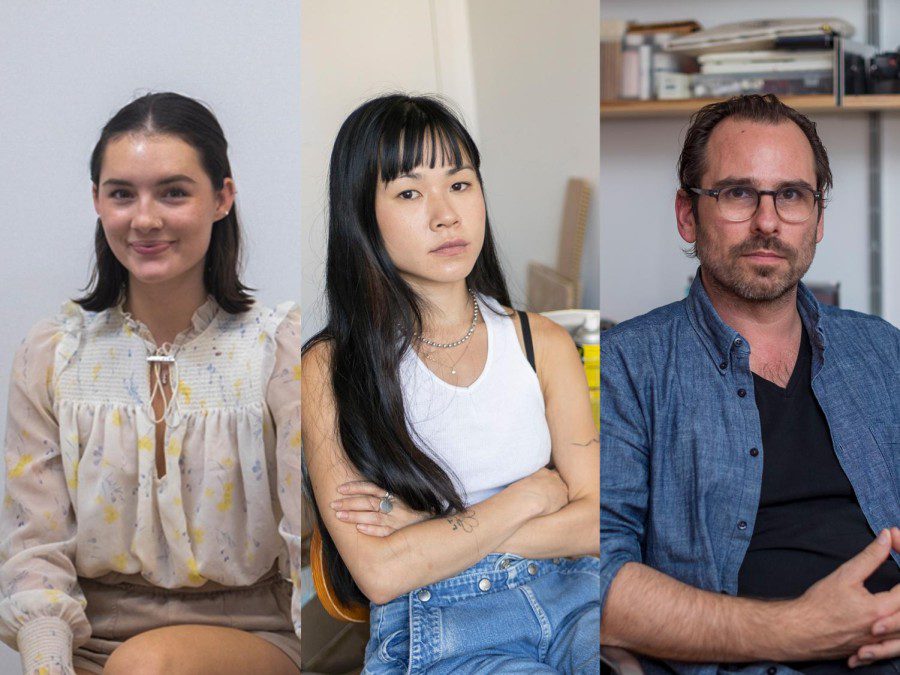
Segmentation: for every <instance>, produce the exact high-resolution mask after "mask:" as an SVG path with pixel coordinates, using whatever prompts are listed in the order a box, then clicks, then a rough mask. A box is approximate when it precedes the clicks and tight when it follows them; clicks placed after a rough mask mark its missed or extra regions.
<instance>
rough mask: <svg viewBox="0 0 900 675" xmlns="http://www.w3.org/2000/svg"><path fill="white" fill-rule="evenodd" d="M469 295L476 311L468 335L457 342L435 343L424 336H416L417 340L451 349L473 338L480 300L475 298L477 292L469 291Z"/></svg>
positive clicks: (440, 347) (432, 345) (430, 345)
mask: <svg viewBox="0 0 900 675" xmlns="http://www.w3.org/2000/svg"><path fill="white" fill-rule="evenodd" d="M469 294H470V295H471V296H472V306H473V307H474V309H475V311H474V312H472V325H471V326H469V330H467V331H466V334H465V335H463V336H462V337H461V338H459V340H456V341H455V342H435V341H434V340H429V339H428V338H427V337H423V336H422V335H416V338H418V339H419V340H421V341H422V342H424V343H425V344H426V345H428V346H429V347H436V348H438V349H450V348H451V347H458V346H459V345H461V344H462V343H463V342H465V341H466V340H468V339H469V338H470V337H472V334H473V333H474V332H475V324H477V323H478V298H477V297H475V291H473V290H471V289H470V290H469Z"/></svg>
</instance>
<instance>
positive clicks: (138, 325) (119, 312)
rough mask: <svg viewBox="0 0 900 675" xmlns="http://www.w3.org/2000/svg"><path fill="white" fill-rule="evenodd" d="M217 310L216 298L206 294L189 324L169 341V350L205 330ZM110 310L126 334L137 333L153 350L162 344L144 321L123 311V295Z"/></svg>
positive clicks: (218, 308)
mask: <svg viewBox="0 0 900 675" xmlns="http://www.w3.org/2000/svg"><path fill="white" fill-rule="evenodd" d="M219 310H220V307H219V303H218V302H216V299H215V298H214V297H213V296H211V295H207V296H206V302H204V303H203V304H202V305H200V306H199V307H198V308H197V309H196V310H195V311H194V314H193V315H192V316H191V325H190V326H189V327H188V328H185V329H184V330H183V331H181V332H180V333H178V335H176V336H175V339H174V340H173V341H172V342H171V343H170V345H169V351H170V352H174V351H177V350H178V348H180V347H181V346H183V345H185V344H187V343H188V342H190V341H191V340H193V339H194V338H195V337H197V336H198V335H200V334H201V333H202V332H203V331H205V330H206V329H207V328H208V327H209V325H210V324H211V323H212V322H213V320H214V319H215V318H216V316H217V315H218V314H219ZM112 312H113V314H114V315H115V316H117V317H118V318H119V319H120V320H121V322H122V330H123V331H124V332H125V333H126V334H127V335H137V336H138V337H140V338H141V339H142V340H143V341H144V342H145V343H146V344H147V347H148V348H150V349H152V350H154V351H156V350H158V349H159V348H160V347H162V345H159V344H157V342H156V340H155V339H154V338H153V334H152V333H151V332H150V329H149V328H147V326H146V324H144V322H142V321H139V320H138V319H135V318H134V317H133V316H132V315H131V312H126V311H125V298H124V296H123V298H122V299H121V300H120V301H119V303H118V304H117V305H116V306H115V307H114V308H113V309H112Z"/></svg>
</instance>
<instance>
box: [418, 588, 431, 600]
mask: <svg viewBox="0 0 900 675" xmlns="http://www.w3.org/2000/svg"><path fill="white" fill-rule="evenodd" d="M416 597H417V598H419V600H420V601H421V602H428V601H429V600H431V591H429V590H428V589H427V588H423V589H422V590H421V591H419V592H418V593H417V594H416Z"/></svg>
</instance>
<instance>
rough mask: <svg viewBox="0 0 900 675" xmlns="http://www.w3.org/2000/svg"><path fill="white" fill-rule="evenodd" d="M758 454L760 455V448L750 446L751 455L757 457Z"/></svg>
mask: <svg viewBox="0 0 900 675" xmlns="http://www.w3.org/2000/svg"><path fill="white" fill-rule="evenodd" d="M757 455H759V450H757V449H756V448H750V456H751V457H756V456H757Z"/></svg>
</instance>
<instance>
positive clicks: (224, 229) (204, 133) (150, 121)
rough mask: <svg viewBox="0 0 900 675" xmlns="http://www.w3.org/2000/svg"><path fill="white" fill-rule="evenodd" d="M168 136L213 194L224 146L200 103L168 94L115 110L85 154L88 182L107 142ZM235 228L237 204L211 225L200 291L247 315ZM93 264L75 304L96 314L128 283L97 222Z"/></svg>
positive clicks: (225, 169) (227, 169)
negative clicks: (191, 154)
mask: <svg viewBox="0 0 900 675" xmlns="http://www.w3.org/2000/svg"><path fill="white" fill-rule="evenodd" d="M130 133H146V134H170V135H172V136H177V137H178V138H180V139H181V140H183V141H184V142H185V143H187V144H188V145H190V146H191V147H193V148H194V149H196V150H197V153H198V154H199V155H200V161H201V162H202V164H203V169H204V170H205V171H206V174H207V175H208V176H209V179H210V181H212V185H213V188H214V189H215V190H221V189H222V186H223V185H224V184H225V179H226V178H231V177H232V175H231V164H230V163H229V162H228V142H227V141H226V140H225V134H224V132H223V131H222V127H221V125H220V124H219V121H218V120H217V119H216V117H215V115H213V113H212V112H211V111H210V110H209V109H208V108H207V107H206V106H204V105H203V104H201V103H199V102H198V101H195V100H194V99H192V98H188V97H187V96H182V95H181V94H174V93H170V92H165V93H158V94H146V95H145V96H141V97H140V98H138V99H135V100H134V101H132V102H131V103H129V104H128V105H126V106H125V107H124V108H122V109H121V110H119V112H117V113H116V114H115V115H113V117H112V118H111V119H110V120H109V122H107V123H106V126H104V127H103V131H102V132H101V133H100V140H98V141H97V145H95V146H94V151H93V153H91V164H90V170H91V182H93V184H94V187H95V188H98V187H99V185H100V170H101V168H102V166H103V155H104V153H105V152H106V147H107V145H109V143H110V141H113V140H115V139H117V138H119V137H120V136H123V135H124V134H130ZM241 246H242V244H241V227H240V224H239V221H238V214H237V205H236V204H235V205H233V206H232V208H231V210H230V211H229V212H228V214H227V215H226V216H225V217H224V218H221V219H219V220H217V221H216V222H215V223H214V224H213V231H212V237H211V238H210V241H209V249H208V250H207V252H206V263H205V266H204V272H203V283H204V285H205V286H206V292H207V293H209V294H210V295H212V296H213V297H214V298H215V299H216V302H217V303H219V306H220V307H221V308H222V309H224V310H225V311H226V312H228V313H230V314H240V313H241V312H245V311H247V310H248V309H249V308H250V306H251V305H252V304H253V298H252V297H251V296H250V294H249V291H251V290H253V289H251V288H249V287H247V286H245V285H244V284H243V283H241V279H240V264H241ZM94 255H95V256H96V264H95V266H94V268H93V270H92V272H91V279H90V281H89V282H88V286H87V288H85V291H86V292H87V294H86V295H85V296H83V297H81V298H78V299H76V300H75V302H77V303H78V304H79V305H81V306H82V307H83V308H84V309H86V310H88V311H92V312H99V311H102V310H104V309H109V308H110V307H114V306H115V305H116V304H118V303H119V302H120V300H121V299H122V294H123V292H124V290H125V288H126V287H127V285H128V270H126V269H125V267H124V266H123V265H122V263H120V262H119V260H118V259H117V258H116V256H115V255H114V254H113V252H112V249H111V248H110V247H109V242H107V241H106V234H105V233H104V232H103V226H102V224H101V222H100V219H99V218H98V219H97V227H96V230H95V232H94Z"/></svg>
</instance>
